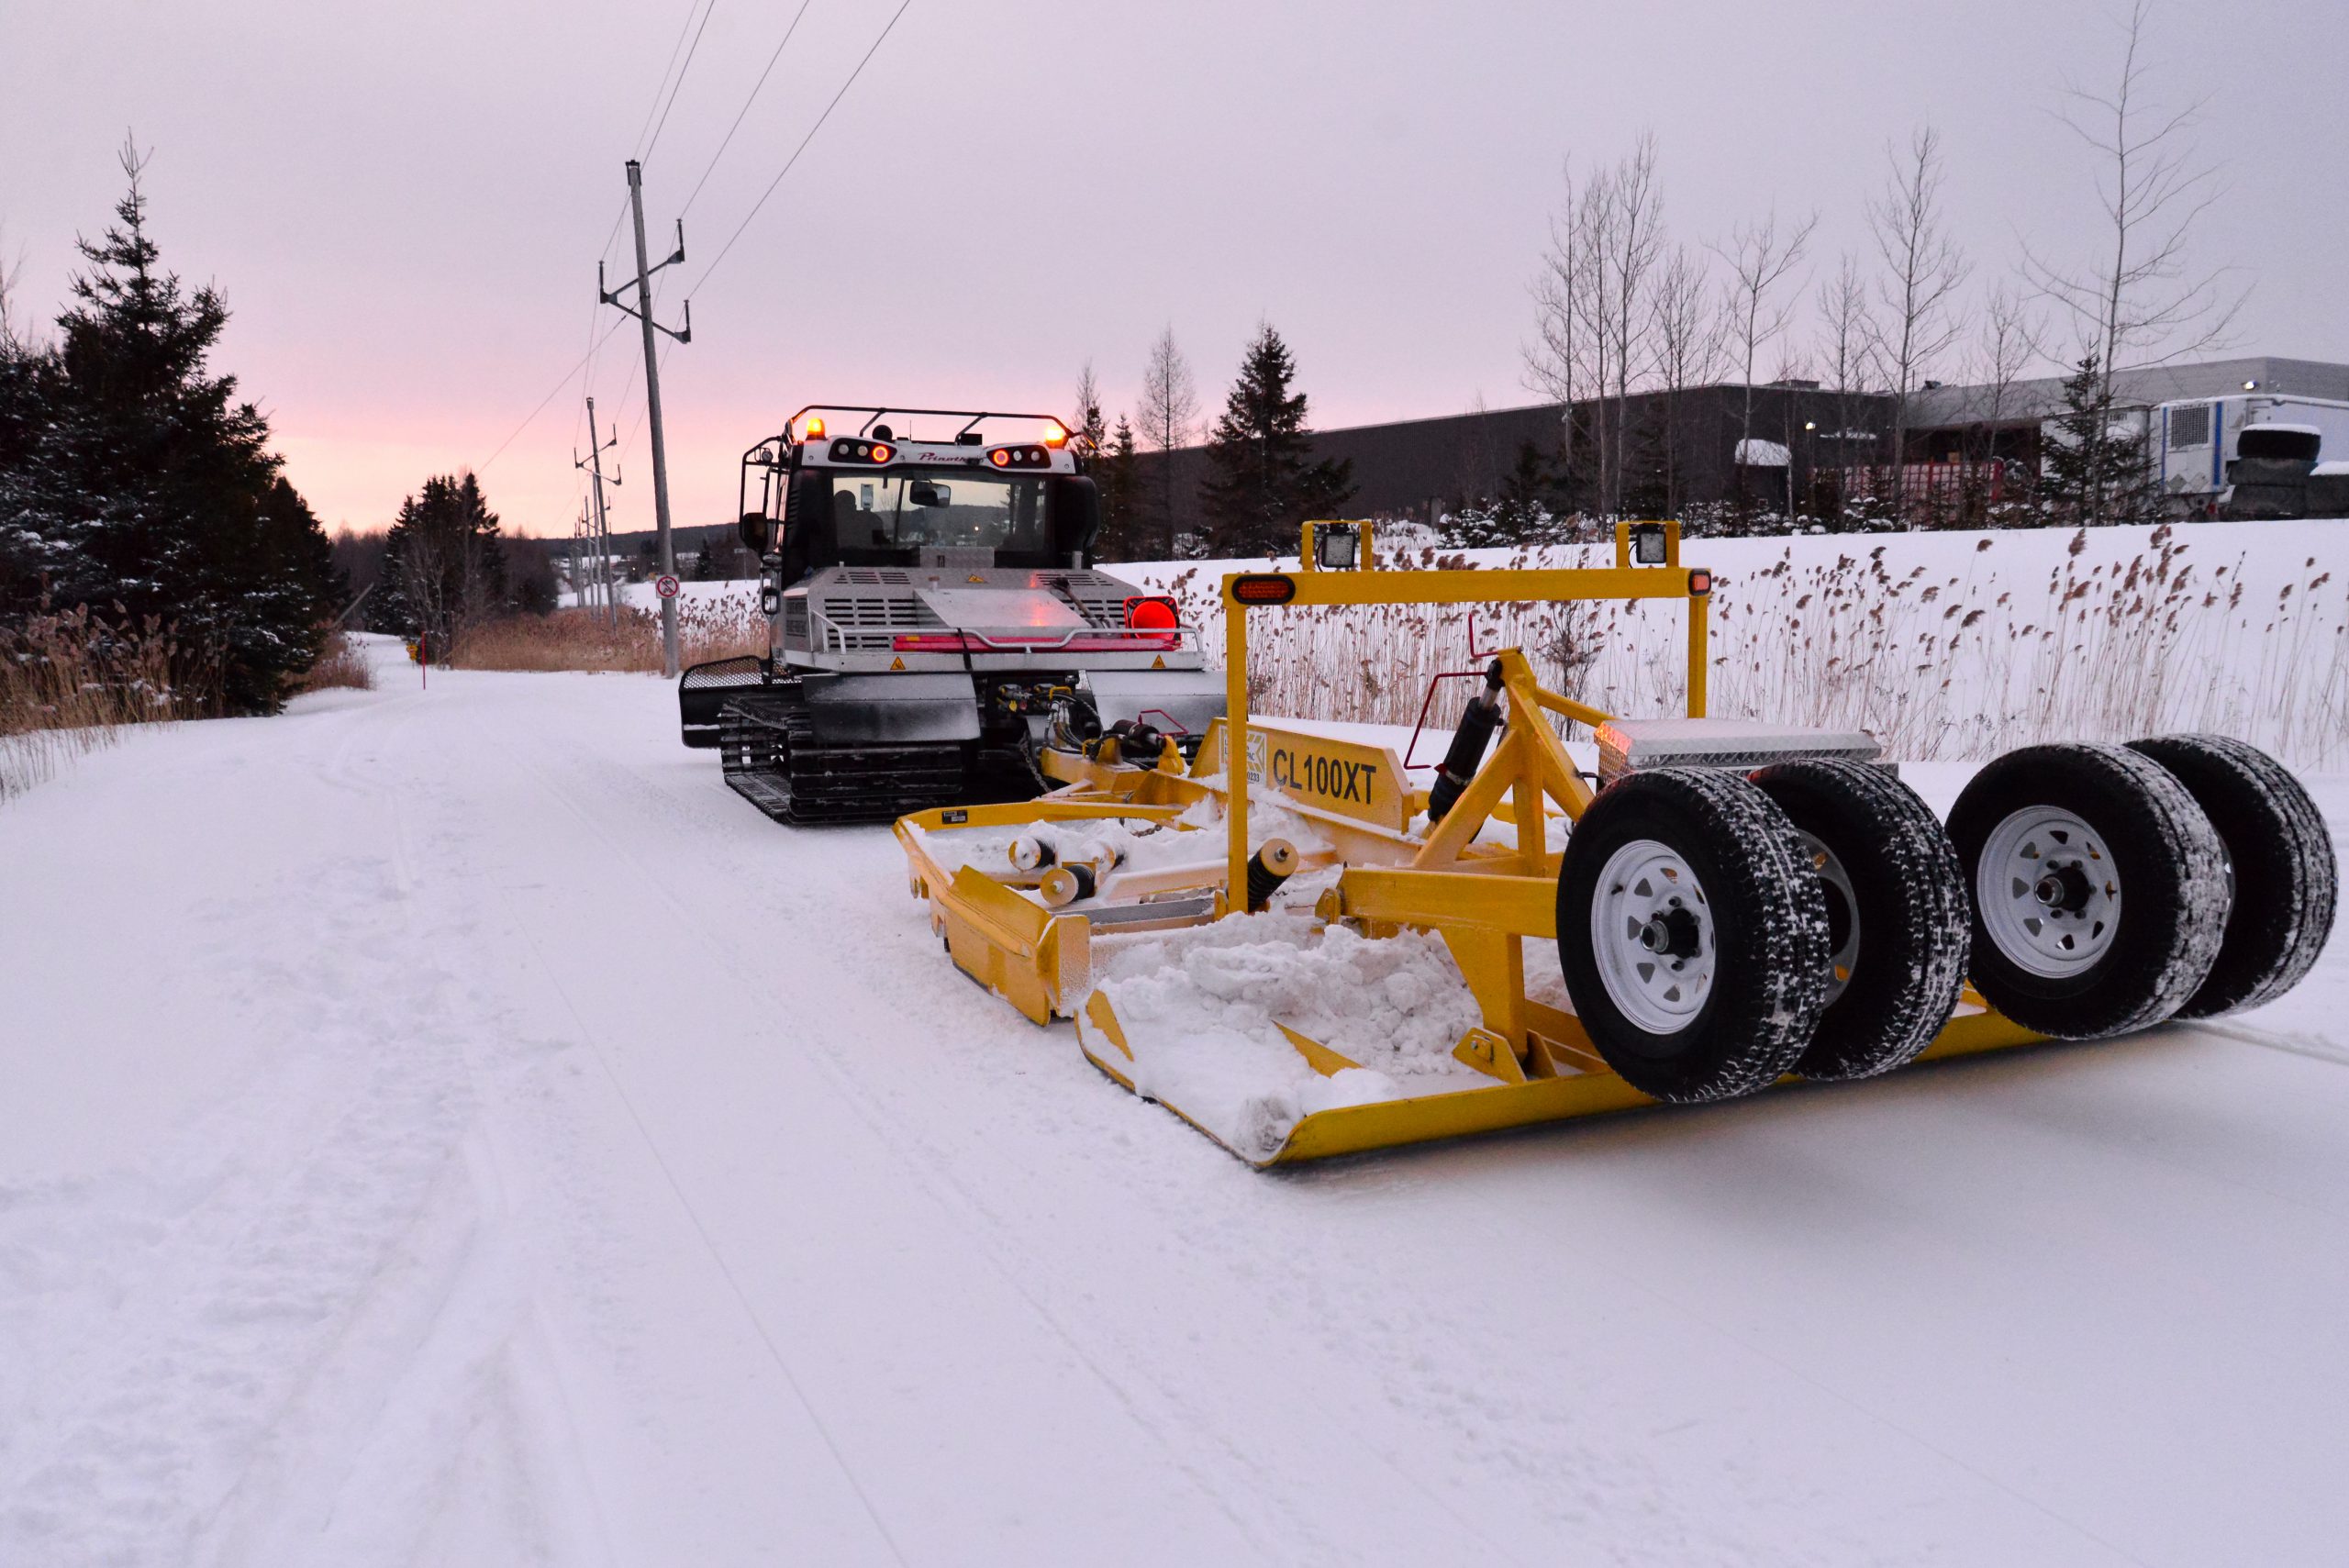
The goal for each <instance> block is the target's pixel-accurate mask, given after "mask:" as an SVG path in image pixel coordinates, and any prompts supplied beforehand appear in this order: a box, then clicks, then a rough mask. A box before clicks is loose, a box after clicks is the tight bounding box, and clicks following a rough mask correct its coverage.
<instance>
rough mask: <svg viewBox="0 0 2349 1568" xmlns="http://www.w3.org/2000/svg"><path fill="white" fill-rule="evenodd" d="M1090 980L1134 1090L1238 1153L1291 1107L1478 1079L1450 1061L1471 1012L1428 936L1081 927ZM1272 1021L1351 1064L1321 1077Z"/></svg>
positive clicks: (1299, 1112) (1308, 1108)
mask: <svg viewBox="0 0 2349 1568" xmlns="http://www.w3.org/2000/svg"><path fill="white" fill-rule="evenodd" d="M1094 966H1095V974H1096V976H1097V981H1098V984H1099V989H1100V990H1101V991H1102V992H1103V994H1105V995H1107V996H1108V999H1109V1004H1110V1006H1113V1007H1115V1008H1116V1009H1117V1013H1118V1021H1119V1024H1120V1025H1121V1026H1123V1028H1124V1030H1125V1036H1126V1043H1127V1044H1128V1046H1129V1047H1130V1048H1131V1050H1132V1051H1133V1053H1134V1062H1133V1066H1132V1072H1131V1076H1132V1078H1133V1081H1134V1087H1135V1089H1136V1090H1138V1091H1139V1092H1140V1093H1141V1094H1142V1095H1147V1096H1149V1097H1151V1098H1152V1099H1157V1100H1163V1101H1164V1102H1165V1103H1166V1104H1168V1105H1170V1106H1175V1107H1176V1108H1177V1109H1179V1110H1181V1111H1182V1112H1183V1114H1184V1115H1185V1116H1186V1117H1188V1118H1190V1119H1191V1120H1193V1121H1195V1122H1197V1123H1198V1124H1199V1126H1200V1127H1202V1128H1203V1129H1206V1130H1207V1131H1208V1133H1210V1134H1212V1135H1213V1136H1214V1137H1215V1138H1217V1139H1218V1140H1220V1141H1222V1142H1223V1143H1224V1144H1226V1145H1228V1146H1229V1147H1230V1148H1231V1149H1232V1150H1234V1151H1237V1152H1239V1153H1240V1154H1241V1155H1242V1156H1243V1157H1245V1158H1248V1159H1251V1160H1263V1159H1267V1158H1269V1157H1270V1156H1271V1155H1273V1154H1274V1153H1275V1152H1276V1151H1278V1150H1279V1149H1280V1146H1281V1144H1282V1143H1283V1142H1284V1141H1285V1140H1286V1139H1287V1137H1288V1134H1289V1129H1291V1128H1293V1127H1295V1126H1296V1125H1297V1121H1298V1120H1299V1118H1303V1117H1306V1116H1308V1115H1310V1114H1312V1113H1313V1112H1315V1111H1319V1110H1328V1109H1331V1108H1333V1107H1335V1106H1351V1105H1366V1104H1369V1103H1372V1102H1374V1101H1378V1100H1393V1099H1401V1098H1403V1097H1405V1096H1407V1095H1429V1094H1444V1093H1448V1092H1450V1091H1453V1090H1456V1089H1471V1088H1475V1087H1477V1086H1479V1085H1481V1084H1488V1083H1490V1082H1491V1080H1490V1079H1488V1078H1486V1077H1485V1076H1484V1075H1483V1074H1482V1073H1477V1072H1476V1071H1475V1069H1473V1068H1470V1067H1466V1066H1464V1065H1463V1064H1462V1063H1460V1062H1457V1061H1455V1060H1453V1055H1452V1050H1453V1046H1455V1045H1457V1044H1458V1043H1459V1042H1460V1037H1461V1036H1462V1035H1464V1034H1465V1033H1466V1032H1467V1031H1468V1030H1470V1029H1474V1028H1475V1027H1476V1026H1477V1024H1478V1023H1479V1022H1481V1021H1482V1020H1481V1017H1480V1015H1479V1014H1478V1012H1477V1009H1476V1004H1475V999H1474V998H1473V997H1471V996H1470V995H1469V993H1468V987H1467V985H1466V984H1465V983H1464V982H1463V981H1462V979H1461V978H1460V972H1459V970H1458V969H1457V968H1456V967H1455V966H1454V965H1453V962H1452V957H1451V954H1450V953H1449V952H1447V951H1445V950H1444V946H1443V943H1442V940H1440V939H1439V938H1437V937H1434V936H1432V935H1429V934H1426V933H1422V932H1412V931H1406V932H1404V933H1402V934H1400V935H1398V936H1395V937H1388V938H1383V939H1381V940H1375V941H1372V940H1364V938H1362V937H1359V936H1356V935H1355V934H1354V933H1353V931H1350V930H1348V929H1345V928H1344V927H1341V926H1333V927H1327V928H1323V927H1319V926H1316V925H1313V924H1310V923H1308V922H1306V921H1304V920H1300V919H1298V918H1297V917H1293V916H1285V915H1251V916H1244V917H1233V918H1230V919H1227V920H1221V921H1219V922H1217V923H1215V924H1214V925H1210V926H1202V927H1197V928H1195V929H1189V930H1184V931H1175V932H1170V933H1163V934H1159V935H1154V936H1149V937H1140V936H1138V937H1133V938H1130V939H1122V940H1121V939H1115V938H1101V937H1097V938H1096V939H1095V941H1094ZM1277 1024H1286V1025H1287V1026H1288V1027H1289V1028H1291V1029H1296V1030H1297V1032H1298V1033H1300V1034H1303V1035H1306V1036H1308V1038H1310V1039H1312V1040H1318V1041H1319V1042H1320V1043H1321V1044H1323V1045H1326V1046H1329V1047H1330V1049H1331V1050H1333V1051H1339V1052H1341V1053H1342V1054H1343V1055H1345V1056H1348V1057H1351V1058H1352V1059H1353V1060H1354V1061H1356V1062H1361V1063H1362V1066H1361V1067H1359V1068H1353V1069H1348V1070H1346V1071H1343V1072H1340V1073H1335V1074H1333V1075H1331V1076H1330V1077H1327V1078H1324V1077H1322V1076H1321V1075H1320V1074H1319V1073H1316V1072H1314V1071H1313V1069H1312V1068H1311V1067H1310V1066H1308V1064H1307V1062H1306V1061H1305V1059H1304V1058H1303V1057H1302V1056H1300V1055H1299V1054H1297V1050H1296V1048H1295V1047H1294V1046H1292V1045H1290V1044H1289V1042H1288V1040H1286V1037H1284V1036H1283V1035H1282V1033H1281V1031H1280V1029H1278V1028H1277V1027H1276V1025H1277Z"/></svg>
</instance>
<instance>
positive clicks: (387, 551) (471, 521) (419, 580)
mask: <svg viewBox="0 0 2349 1568" xmlns="http://www.w3.org/2000/svg"><path fill="white" fill-rule="evenodd" d="M368 607H369V611H370V615H369V622H370V624H371V625H372V626H373V627H374V628H375V629H376V630H378V631H390V632H397V633H399V634H400V635H402V636H404V637H414V636H416V635H417V634H418V633H424V634H428V635H429V636H430V637H431V639H432V646H433V654H434V657H435V658H442V657H452V656H454V654H455V652H456V651H457V645H458V644H459V643H460V642H462V640H463V639H464V636H465V634H466V633H467V632H468V631H470V630H472V629H473V628H474V627H476V626H479V625H480V624H481V623H482V622H483V621H484V620H487V619H489V618H490V617H492V616H495V615H496V614H498V613H499V612H500V611H502V610H504V609H506V608H507V593H506V545H505V540H504V539H502V538H501V537H500V536H499V534H498V529H497V514H496V513H495V512H493V511H491V510H490V509H489V505H488V503H487V502H485V501H484V500H483V499H482V493H481V482H480V481H479V480H477V479H475V478H474V477H473V475H472V474H470V473H467V474H464V475H462V476H458V475H452V474H436V475H434V476H433V477H432V478H430V479H428V480H426V481H425V482H424V488H423V489H422V490H421V491H420V492H418V493H417V495H410V496H408V497H407V498H406V500H404V501H402V502H401V503H400V511H399V516H398V517H396V518H395V519H394V521H393V523H392V528H391V532H390V534H389V535H388V536H387V537H386V538H385V539H384V586H383V588H382V590H381V591H380V592H378V593H377V595H375V597H374V598H373V600H371V601H369V606H368Z"/></svg>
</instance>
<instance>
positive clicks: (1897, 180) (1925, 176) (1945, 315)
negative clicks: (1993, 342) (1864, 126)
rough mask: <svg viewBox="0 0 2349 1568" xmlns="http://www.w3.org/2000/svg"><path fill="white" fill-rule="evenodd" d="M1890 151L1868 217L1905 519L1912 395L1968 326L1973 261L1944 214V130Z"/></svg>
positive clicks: (1896, 509) (1896, 479) (1896, 495)
mask: <svg viewBox="0 0 2349 1568" xmlns="http://www.w3.org/2000/svg"><path fill="white" fill-rule="evenodd" d="M1887 157H1888V159H1889V161H1890V163H1891V168H1890V170H1889V171H1888V173H1887V179H1886V181H1885V185H1884V189H1883V191H1882V192H1881V193H1879V194H1878V195H1876V197H1875V199H1873V200H1871V201H1870V202H1869V203H1868V208H1867V217H1868V232H1869V233H1870V234H1872V235H1873V236H1875V239H1876V257H1877V259H1878V260H1879V261H1881V262H1882V263H1883V265H1884V271H1883V272H1882V273H1881V274H1880V275H1879V276H1878V278H1877V279H1876V299H1877V302H1878V303H1879V304H1881V305H1882V306H1884V312H1885V314H1884V318H1883V330H1882V332H1881V334H1880V335H1879V339H1878V343H1879V347H1878V355H1879V359H1880V361H1881V363H1882V366H1883V369H1884V376H1885V380H1886V382H1887V384H1889V390H1890V391H1891V393H1892V451H1891V454H1890V460H1891V475H1892V486H1891V489H1892V514H1893V516H1894V517H1899V518H1903V519H1905V518H1906V517H1907V516H1908V513H1907V511H1906V506H1907V497H1906V494H1905V492H1906V489H1907V475H1908V462H1909V397H1910V396H1911V395H1914V394H1915V392H1916V391H1917V386H1918V384H1919V383H1920V381H1922V380H1923V379H1924V373H1925V371H1926V370H1927V369H1928V368H1929V367H1931V366H1932V364H1933V362H1934V361H1937V360H1939V359H1940V358H1941V356H1942V355H1943V354H1945V353H1947V352H1948V351H1949V350H1950V345H1952V344H1953V343H1954V342H1956V341H1957V338H1958V334H1959V333H1960V332H1961V331H1963V330H1964V328H1965V322H1964V319H1963V317H1960V316H1959V314H1958V312H1957V310H1956V308H1955V306H1956V300H1957V291H1958V289H1959V288H1960V287H1962V286H1963V285H1964V284H1965V279H1966V275H1967V274H1968V273H1969V272H1971V271H1972V270H1973V269H1972V263H1971V262H1969V261H1966V259H1965V252H1964V251H1963V250H1960V249H1959V248H1958V244H1957V241H1956V240H1955V239H1953V238H1951V236H1950V233H1949V229H1948V227H1947V225H1946V224H1945V223H1944V222H1943V217H1942V205H1941V204H1942V178H1943V172H1942V151H1941V136H1940V133H1939V132H1937V131H1935V130H1934V129H1933V128H1932V127H1931V126H1920V127H1919V128H1917V130H1916V131H1915V132H1914V133H1913V134H1912V135H1911V136H1910V137H1909V150H1908V151H1907V152H1906V153H1905V154H1904V153H1902V152H1901V151H1899V150H1898V149H1891V150H1887Z"/></svg>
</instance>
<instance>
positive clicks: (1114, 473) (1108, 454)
mask: <svg viewBox="0 0 2349 1568" xmlns="http://www.w3.org/2000/svg"><path fill="white" fill-rule="evenodd" d="M1137 451H1138V449H1137V447H1136V444H1135V441H1134V427H1133V421H1132V420H1130V419H1129V418H1127V417H1125V415H1123V414H1119V416H1118V422H1117V423H1116V424H1115V425H1113V426H1111V427H1110V429H1109V435H1108V439H1107V440H1106V441H1105V442H1104V444H1103V446H1102V448H1101V453H1100V455H1099V456H1098V457H1096V458H1095V459H1093V461H1092V464H1091V468H1092V473H1093V482H1094V484H1097V485H1098V486H1100V489H1101V537H1100V539H1098V540H1097V541H1096V543H1095V545H1094V550H1095V552H1096V553H1097V554H1098V555H1099V556H1100V558H1101V559H1102V560H1104V561H1139V560H1141V559H1142V558H1144V557H1145V556H1147V555H1148V554H1149V553H1150V547H1151V545H1152V542H1153V541H1152V539H1150V538H1148V537H1146V536H1147V535H1148V532H1149V530H1148V529H1147V528H1144V527H1143V525H1142V517H1141V514H1142V498H1141V475H1140V473H1138V472H1137V469H1138V467H1139V463H1138V461H1137Z"/></svg>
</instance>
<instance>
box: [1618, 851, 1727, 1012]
mask: <svg viewBox="0 0 2349 1568" xmlns="http://www.w3.org/2000/svg"><path fill="white" fill-rule="evenodd" d="M1590 941H1591V949H1592V951H1593V954H1594V956H1595V957H1596V958H1597V959H1598V981H1599V984H1601V985H1602V986H1604V987H1605V988H1606V991H1607V999H1608V1000H1609V1002H1611V1003H1613V1004H1614V1005H1615V1009H1616V1010H1617V1011H1618V1012H1620V1013H1621V1014H1622V1015H1623V1017H1624V1018H1626V1019H1628V1020H1629V1021H1630V1022H1631V1024H1632V1025H1634V1026H1635V1027H1637V1028H1639V1029H1644V1030H1646V1031H1647V1032H1648V1033H1650V1034H1657V1035H1671V1034H1677V1033H1679V1032H1680V1031H1681V1030H1682V1029H1686V1028H1687V1026H1688V1024H1689V1023H1690V1022H1691V1021H1692V1020H1694V1019H1695V1018H1696V1016H1697V1015H1698V1012H1700V1011H1701V1010H1702V1009H1703V1007H1704V1006H1705V1003H1706V1001H1707V1000H1708V999H1709V997H1710V996H1711V995H1712V991H1713V976H1714V973H1715V971H1716V969H1717V967H1718V965H1719V962H1720V954H1719V951H1718V943H1717V940H1716V923H1715V921H1714V918H1713V911H1712V906H1711V904H1710V902H1709V900H1708V899H1707V898H1706V896H1705V889H1704V884H1701V883H1700V882H1698V880H1697V873H1695V872H1694V871H1693V870H1691V869H1690V868H1689V865H1688V861H1687V857H1686V856H1684V855H1683V854H1681V853H1680V851H1677V850H1675V849H1673V848H1672V847H1671V846H1670V845H1668V844H1664V843H1660V842H1658V841H1657V840H1653V839H1634V840H1631V842H1629V843H1627V844H1625V845H1623V846H1622V847H1621V848H1620V849H1619V850H1617V851H1615V852H1614V853H1613V854H1611V855H1609V856H1608V857H1607V863H1606V864H1605V865H1604V866H1601V867H1600V868H1599V872H1598V888H1597V890H1596V891H1595V892H1594V893H1593V894H1592V895H1591V901H1590Z"/></svg>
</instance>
